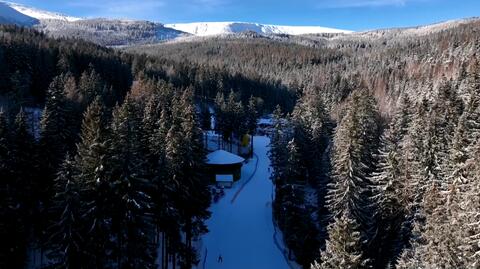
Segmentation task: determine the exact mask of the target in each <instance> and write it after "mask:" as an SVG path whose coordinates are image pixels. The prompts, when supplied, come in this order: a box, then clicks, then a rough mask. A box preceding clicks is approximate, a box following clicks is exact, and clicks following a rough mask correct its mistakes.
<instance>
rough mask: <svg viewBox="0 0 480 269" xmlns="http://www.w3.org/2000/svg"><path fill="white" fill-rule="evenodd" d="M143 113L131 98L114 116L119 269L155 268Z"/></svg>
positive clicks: (113, 174) (114, 214) (114, 218)
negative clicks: (143, 141) (143, 142)
mask: <svg viewBox="0 0 480 269" xmlns="http://www.w3.org/2000/svg"><path fill="white" fill-rule="evenodd" d="M141 113H142V111H141V110H140V109H139V107H138V105H137V104H136V101H135V100H134V99H133V98H132V97H130V96H127V98H126V100H125V102H124V104H123V105H122V106H120V107H118V108H116V110H115V111H114V113H113V120H112V127H111V130H112V141H111V142H112V143H111V153H110V158H111V162H112V164H111V165H112V166H111V170H112V171H111V186H112V188H113V192H114V193H113V194H112V196H113V197H112V198H113V200H114V204H115V209H114V210H113V211H112V212H111V214H112V223H114V232H115V234H116V235H117V238H116V244H117V247H118V254H117V255H118V258H117V259H118V267H119V268H152V266H153V264H154V259H153V249H152V244H151V241H150V238H151V237H152V236H153V233H152V222H151V215H150V214H151V212H150V210H151V208H152V201H151V197H150V196H149V195H148V193H149V190H150V184H151V182H150V181H149V180H148V179H147V172H146V163H145V161H144V160H143V156H142V153H143V152H145V150H143V149H142V147H143V146H144V145H142V144H141V142H142V131H143V130H142V114H141Z"/></svg>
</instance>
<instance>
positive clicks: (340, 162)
mask: <svg viewBox="0 0 480 269" xmlns="http://www.w3.org/2000/svg"><path fill="white" fill-rule="evenodd" d="M348 107H349V109H348V110H347V112H346V115H345V116H344V118H343V119H342V120H341V122H340V124H339V126H338V127H337V130H336V134H335V139H334V145H335V148H334V152H333V179H332V183H331V185H330V190H329V194H328V197H327V198H328V205H329V208H330V210H331V214H332V215H333V216H341V214H342V213H343V212H344V211H348V212H351V213H350V214H351V215H352V217H353V218H354V219H355V221H356V222H357V223H358V224H359V225H360V226H359V227H360V229H361V230H360V231H361V235H362V238H363V239H362V241H363V240H370V239H371V235H372V230H371V227H372V225H371V224H372V212H373V209H374V208H373V205H374V204H373V202H372V198H373V194H372V187H373V183H372V182H371V180H370V179H369V176H370V175H371V173H372V172H373V169H374V159H373V154H374V151H375V150H376V148H377V146H376V145H377V144H378V134H379V126H378V115H377V111H376V108H375V103H374V100H373V97H372V96H371V95H369V94H368V93H366V92H364V91H358V92H354V93H353V94H352V96H351V97H350V100H349V103H348Z"/></svg>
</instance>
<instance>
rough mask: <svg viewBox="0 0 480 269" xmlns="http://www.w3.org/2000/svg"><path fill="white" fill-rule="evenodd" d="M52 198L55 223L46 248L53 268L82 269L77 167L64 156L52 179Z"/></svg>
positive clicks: (82, 242)
mask: <svg viewBox="0 0 480 269" xmlns="http://www.w3.org/2000/svg"><path fill="white" fill-rule="evenodd" d="M55 191H56V194H55V197H54V198H53V206H52V208H51V214H52V215H53V219H54V223H53V225H52V226H51V227H50V228H49V233H50V235H49V240H48V243H49V247H50V258H51V260H52V264H51V266H53V268H69V269H75V268H84V259H85V258H86V257H85V256H84V255H85V252H86V249H85V239H84V230H83V229H84V228H85V227H84V225H85V223H84V222H83V219H82V215H83V214H84V212H83V211H82V209H83V205H82V200H81V198H82V197H81V185H80V184H79V182H77V177H76V167H75V164H74V161H73V159H72V158H70V157H69V156H67V157H66V158H65V161H64V162H63V164H62V165H61V168H60V171H59V172H58V174H57V178H56V179H55Z"/></svg>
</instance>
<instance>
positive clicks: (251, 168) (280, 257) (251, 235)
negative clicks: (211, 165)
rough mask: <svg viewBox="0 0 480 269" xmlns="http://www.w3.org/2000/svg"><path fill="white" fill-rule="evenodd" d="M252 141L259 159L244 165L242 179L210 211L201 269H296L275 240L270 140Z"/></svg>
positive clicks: (255, 139)
mask: <svg viewBox="0 0 480 269" xmlns="http://www.w3.org/2000/svg"><path fill="white" fill-rule="evenodd" d="M253 141H254V152H255V155H256V156H255V157H254V158H253V159H251V160H250V161H249V162H248V163H247V164H244V166H243V168H242V179H241V180H240V181H239V182H237V183H235V185H234V187H233V188H232V189H227V190H225V196H224V197H222V198H221V199H220V200H219V201H218V202H217V203H214V204H212V206H211V208H210V210H211V212H212V217H211V218H210V219H209V220H208V221H207V223H206V224H207V226H208V229H209V230H210V232H209V233H207V234H205V235H204V236H203V237H202V238H201V240H200V242H198V245H199V255H200V256H201V257H200V263H199V265H198V267H197V268H198V269H206V268H208V269H215V268H228V269H246V268H253V269H255V268H262V269H268V268H272V269H289V268H297V265H296V264H293V263H292V262H291V263H292V264H291V265H289V262H287V260H286V258H285V256H284V254H283V253H282V250H283V249H284V248H285V247H284V246H283V242H282V241H281V240H280V242H278V241H279V240H276V241H277V243H275V240H274V237H275V236H277V237H278V234H277V233H276V232H275V229H274V225H273V220H272V199H273V190H274V189H273V184H272V182H271V181H270V178H269V177H270V170H271V168H270V160H269V158H268V149H269V143H270V139H268V138H267V137H264V136H256V137H255V138H254V140H253ZM257 160H258V162H257ZM255 167H256V168H255ZM281 249H282V250H281ZM220 255H221V256H222V259H223V261H222V262H219V256H220Z"/></svg>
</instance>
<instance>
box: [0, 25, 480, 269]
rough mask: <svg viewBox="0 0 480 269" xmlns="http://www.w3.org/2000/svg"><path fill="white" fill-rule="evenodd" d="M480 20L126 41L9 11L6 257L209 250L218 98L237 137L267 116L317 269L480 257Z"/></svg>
mask: <svg viewBox="0 0 480 269" xmlns="http://www.w3.org/2000/svg"><path fill="white" fill-rule="evenodd" d="M479 25H480V24H479V22H478V21H472V22H468V23H465V24H461V25H458V26H455V27H451V28H448V29H444V30H441V31H433V32H428V33H423V34H418V35H406V34H404V33H402V32H395V31H393V32H382V31H377V32H371V33H369V34H365V35H358V36H356V37H348V36H340V37H337V38H333V39H329V38H328V37H322V36H317V37H316V39H315V40H317V41H318V42H315V45H312V44H310V43H307V44H302V43H299V42H296V41H285V40H283V39H282V40H275V39H268V38H263V37H256V36H254V37H248V38H242V39H240V38H232V37H224V38H218V39H212V40H210V39H205V40H198V41H187V42H172V43H168V42H167V43H165V44H160V45H155V46H148V47H135V48H129V49H123V50H120V49H112V48H106V47H102V46H99V45H95V44H93V43H89V42H87V41H82V40H80V39H72V38H51V37H48V36H46V35H45V34H43V33H40V32H37V31H36V30H32V29H26V28H21V27H18V26H6V25H0V107H1V110H0V238H1V240H0V268H25V266H26V264H27V261H29V260H31V259H40V260H41V262H40V263H41V264H43V265H44V268H70V269H75V268H78V269H81V268H125V269H127V268H162V269H169V268H192V267H193V266H195V265H197V264H199V262H200V257H199V255H198V252H197V249H196V245H195V240H196V238H198V237H199V236H200V235H202V234H205V233H207V232H208V227H207V225H206V224H205V222H206V220H207V219H209V217H210V212H209V207H210V205H211V193H210V192H211V190H210V188H209V186H208V180H206V177H207V176H206V167H205V161H206V154H207V150H206V149H205V144H204V141H203V139H204V137H203V130H207V129H209V128H210V127H211V125H210V116H211V115H210V114H211V112H210V110H209V108H212V107H213V108H214V114H215V118H216V125H217V126H216V128H217V131H218V132H220V133H221V134H222V137H223V139H224V140H226V141H229V140H230V139H231V138H232V137H235V136H240V135H241V134H245V133H250V134H253V133H254V132H255V129H256V122H257V118H258V117H259V116H260V115H270V114H271V117H272V125H273V126H272V130H271V131H270V133H269V137H270V139H271V146H270V151H269V157H270V161H271V166H272V175H271V178H270V180H272V182H273V183H274V184H275V200H274V202H273V205H272V209H273V215H274V221H275V224H276V225H277V226H278V228H279V229H280V231H281V232H282V233H283V238H284V241H285V242H284V243H285V245H286V246H287V247H288V250H289V251H288V253H287V258H288V259H290V260H293V261H295V262H296V263H298V264H299V265H300V266H301V267H303V268H311V269H317V268H332V269H334V268H425V269H427V268H479V267H480V32H478V27H479ZM38 111H41V113H37V112H38ZM38 114H41V116H40V117H39V118H38V119H36V115H38ZM159 245H160V246H162V247H161V248H158V246H159ZM31 253H35V257H31ZM239 255H241V253H239Z"/></svg>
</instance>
